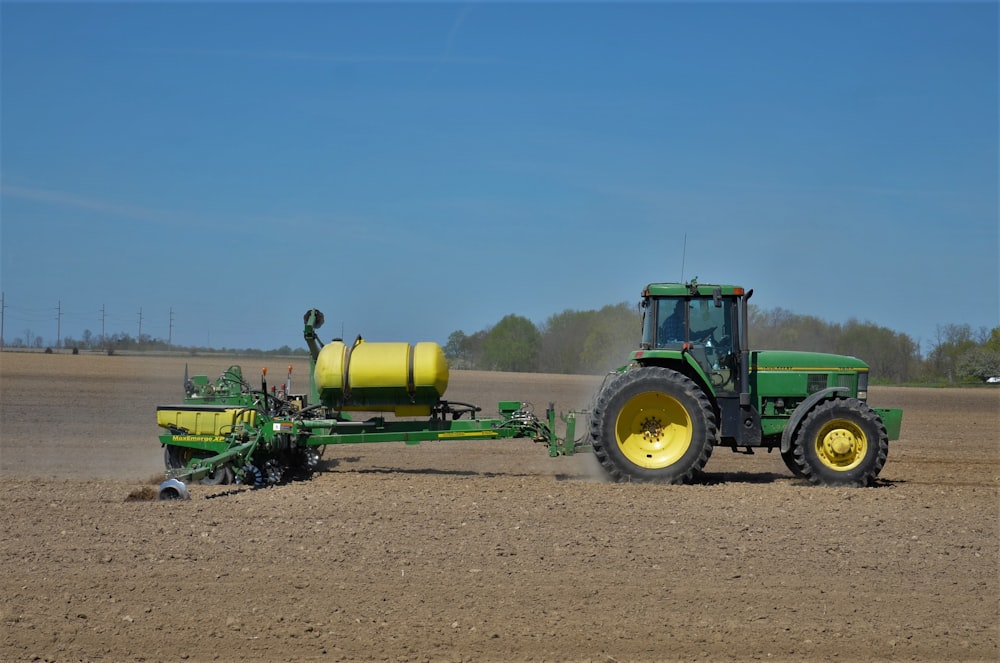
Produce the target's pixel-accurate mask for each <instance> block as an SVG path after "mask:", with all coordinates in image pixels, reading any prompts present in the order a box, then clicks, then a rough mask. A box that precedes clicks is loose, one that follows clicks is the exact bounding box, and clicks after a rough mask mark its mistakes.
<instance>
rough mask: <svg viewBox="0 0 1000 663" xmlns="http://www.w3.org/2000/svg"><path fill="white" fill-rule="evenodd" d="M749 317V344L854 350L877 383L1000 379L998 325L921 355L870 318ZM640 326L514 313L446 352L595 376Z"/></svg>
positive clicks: (611, 316) (776, 312)
mask: <svg viewBox="0 0 1000 663" xmlns="http://www.w3.org/2000/svg"><path fill="white" fill-rule="evenodd" d="M748 314H749V316H748V317H749V325H750V346H751V348H752V349H754V350H805V351H812V352H832V353H835V354H843V355H851V356H854V357H857V358H859V359H861V360H862V361H864V362H866V363H867V364H868V365H869V366H871V369H872V378H873V381H880V382H890V383H904V382H906V383H921V382H922V383H933V382H942V381H947V382H949V383H954V382H956V381H973V382H982V381H985V380H987V379H988V378H990V377H995V376H1000V327H996V328H994V329H992V330H987V329H986V328H980V329H979V330H973V329H972V328H971V326H970V325H967V324H952V325H945V326H942V327H939V328H938V330H937V338H935V339H934V340H933V342H934V345H933V347H932V348H931V350H930V351H929V352H928V353H927V355H926V357H923V356H922V355H921V351H920V347H919V344H918V343H916V342H914V340H913V339H912V338H910V337H909V336H908V335H906V334H902V333H899V332H895V331H893V330H891V329H888V328H886V327H882V326H879V325H876V324H873V323H871V322H860V321H858V320H854V319H852V320H849V321H847V322H846V323H842V324H841V323H831V322H827V321H825V320H821V319H819V318H817V317H814V316H807V315H798V314H795V313H792V312H790V311H787V310H785V309H782V308H776V309H770V310H765V309H761V308H760V307H757V306H754V305H753V304H751V305H750V309H749V311H748ZM641 326H642V317H641V314H640V313H639V312H638V311H637V310H636V308H635V307H632V306H629V305H628V304H625V303H621V304H617V305H614V306H605V307H604V308H602V309H600V310H598V311H573V310H566V311H563V312H562V313H558V314H556V315H553V316H551V317H550V318H548V320H546V321H545V322H544V324H542V325H541V326H536V325H535V324H534V323H532V322H531V321H530V320H528V319H527V318H524V317H522V316H519V315H516V314H511V315H508V316H506V317H504V318H503V319H502V320H500V321H499V322H498V323H497V324H496V325H494V326H493V327H490V328H487V329H484V330H481V331H478V332H475V333H473V334H466V333H465V332H464V331H455V332H452V333H451V335H450V336H449V337H448V342H447V344H446V345H445V346H444V352H445V356H446V357H447V358H448V360H449V362H450V364H451V366H452V367H454V368H459V369H478V370H490V371H519V372H539V373H572V374H583V375H596V374H601V373H604V372H606V371H608V370H610V369H612V368H615V367H617V366H620V365H622V364H623V363H625V362H626V361H627V359H628V356H629V353H630V352H631V351H632V350H634V349H636V347H637V345H638V341H639V338H640V336H641Z"/></svg>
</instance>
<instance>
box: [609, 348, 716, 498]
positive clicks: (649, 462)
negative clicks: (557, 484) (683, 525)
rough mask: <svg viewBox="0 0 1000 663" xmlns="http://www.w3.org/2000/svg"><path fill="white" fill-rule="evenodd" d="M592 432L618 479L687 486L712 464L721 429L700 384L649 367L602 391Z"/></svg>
mask: <svg viewBox="0 0 1000 663" xmlns="http://www.w3.org/2000/svg"><path fill="white" fill-rule="evenodd" d="M590 433H591V438H592V439H591V442H592V444H593V448H594V454H595V455H596V456H597V460H598V461H599V462H600V463H601V465H602V466H603V467H604V469H605V470H606V471H607V472H608V474H609V475H610V476H611V477H612V478H613V479H614V480H616V481H640V482H659V483H687V482H689V481H691V479H692V478H693V477H694V476H695V475H696V474H697V473H698V472H700V471H701V469H702V468H703V467H704V466H705V463H707V462H708V458H709V456H710V455H711V454H712V447H713V442H714V441H715V439H716V436H717V427H716V421H715V413H714V412H713V410H712V406H711V404H710V403H709V400H708V398H707V397H706V396H705V393H704V392H703V391H702V390H701V389H700V388H699V387H698V385H697V384H695V383H694V382H693V381H692V380H690V379H689V378H688V377H686V376H685V375H683V374H681V373H678V372H677V371H672V370H670V369H668V368H660V367H652V366H650V367H643V368H637V369H634V370H631V371H628V372H627V373H625V374H623V375H621V376H619V377H618V378H616V379H614V380H613V381H611V382H610V383H609V384H607V385H606V386H605V387H604V389H603V390H602V391H601V393H600V394H598V396H597V400H596V402H595V405H594V411H593V416H592V417H591V431H590Z"/></svg>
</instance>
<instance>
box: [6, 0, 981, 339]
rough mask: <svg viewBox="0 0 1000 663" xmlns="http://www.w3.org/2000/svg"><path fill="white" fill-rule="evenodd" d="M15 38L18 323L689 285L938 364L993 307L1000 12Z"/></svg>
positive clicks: (437, 306) (449, 11) (251, 28)
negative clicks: (864, 326)
mask: <svg viewBox="0 0 1000 663" xmlns="http://www.w3.org/2000/svg"><path fill="white" fill-rule="evenodd" d="M0 31H2V32H0V43H2V46H0V55H2V63H0V67H2V69H0V74H2V76H0V93H2V96H0V112H2V115H0V158H2V162H0V173H2V199H0V214H2V216H0V223H2V225H0V261H2V262H0V281H2V289H3V292H4V297H5V305H6V309H5V329H4V336H5V338H6V339H7V340H8V342H9V341H10V340H11V339H12V338H14V337H17V336H23V335H24V333H25V331H27V330H30V331H31V333H32V334H33V335H36V336H38V335H40V336H43V337H45V338H46V339H47V340H46V342H47V343H53V342H54V340H55V336H56V333H57V307H58V308H59V310H60V311H61V325H60V331H61V333H62V335H63V336H64V337H65V336H67V335H70V336H75V337H79V336H80V335H81V333H82V332H83V330H84V329H90V330H91V331H92V332H94V333H95V334H99V333H100V331H101V326H102V322H103V324H104V325H105V330H106V332H107V333H109V334H111V333H114V332H126V333H130V334H132V335H135V334H136V333H138V330H139V324H140V319H141V324H142V333H143V334H150V335H152V336H154V337H158V338H166V337H167V336H168V334H170V335H172V340H173V341H174V342H175V343H178V344H184V345H201V344H211V345H214V346H227V347H261V348H273V347H278V346H281V345H285V344H287V345H290V346H293V347H296V346H299V345H302V339H301V326H302V324H301V320H302V314H303V313H304V312H305V311H306V310H307V309H309V308H313V307H316V308H319V309H321V310H323V311H324V313H325V314H326V318H327V327H325V328H324V330H323V331H322V332H321V336H322V337H323V338H324V340H328V339H329V338H330V337H332V336H334V335H340V333H341V331H343V333H344V335H345V336H347V337H350V338H353V337H354V336H355V335H356V334H359V333H360V334H363V335H364V336H365V337H366V338H368V339H369V340H376V341H411V342H415V341H420V340H433V341H438V342H440V343H444V342H446V341H447V338H448V335H449V334H450V333H451V332H453V331H455V330H463V331H465V332H466V333H473V332H475V331H478V330H480V329H483V328H486V327H488V326H490V325H493V324H495V323H496V322H498V321H499V320H500V319H501V318H503V317H504V316H505V315H507V314H510V313H515V314H518V315H522V316H525V317H527V318H529V319H531V320H533V321H534V322H535V323H537V324H542V323H544V321H545V320H546V318H548V317H549V316H550V315H553V314H556V313H559V312H562V311H564V310H566V309H574V310H586V309H596V308H600V307H602V306H604V305H606V304H615V303H618V302H622V301H627V302H630V303H631V302H635V301H637V300H638V296H639V293H640V291H641V289H642V287H643V285H645V284H646V283H648V282H652V281H670V280H679V279H681V278H684V279H689V278H691V277H694V276H697V277H698V278H699V280H701V281H703V282H723V283H738V284H742V285H745V286H747V287H752V288H754V289H755V291H756V294H755V297H754V299H753V302H754V303H756V304H757V305H758V306H761V307H764V308H775V307H782V308H784V309H787V310H790V311H792V312H794V313H799V314H803V315H815V316H817V317H820V318H822V319H824V320H828V321H831V322H846V321H847V320H849V319H851V318H854V319H858V320H861V321H869V322H873V323H875V324H878V325H881V326H885V327H888V328H890V329H893V330H895V331H898V332H902V333H906V334H909V335H910V336H911V337H912V338H913V339H914V340H915V341H917V342H919V343H920V344H921V347H922V349H923V350H924V351H925V352H926V351H927V350H928V349H929V348H930V347H931V346H933V344H934V342H935V339H936V334H937V330H938V328H939V327H940V326H942V325H947V324H970V325H972V327H973V328H974V329H978V328H979V327H995V326H997V325H1000V272H998V256H1000V238H998V225H1000V222H998V184H997V182H998V64H997V62H998V51H997V43H998V11H997V4H996V3H969V4H962V3H940V4H938V3H877V4H869V3H846V2H845V3H798V4H794V3H753V2H745V3H670V2H663V3H636V4H614V3H582V4H574V3H545V4H543V3H520V4H508V3H498V2H485V3H450V2H444V3H435V4H424V3H404V4H386V3H374V4H373V3H369V4H349V3H334V2H328V3H305V4H280V3H212V4H202V3H163V4H153V3H131V4H130V3H110V4H91V3H82V4H36V3H27V4H20V3H11V2H3V3H2V5H0ZM685 246H686V249H685ZM140 310H141V316H140ZM171 325H172V326H171Z"/></svg>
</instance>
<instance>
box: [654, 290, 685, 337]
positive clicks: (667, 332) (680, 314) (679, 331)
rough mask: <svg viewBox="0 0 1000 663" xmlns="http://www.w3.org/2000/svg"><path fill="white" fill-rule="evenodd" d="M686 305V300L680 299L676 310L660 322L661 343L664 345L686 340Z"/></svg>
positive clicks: (675, 307)
mask: <svg viewBox="0 0 1000 663" xmlns="http://www.w3.org/2000/svg"><path fill="white" fill-rule="evenodd" d="M685 306H686V305H685V302H684V300H683V299H678V300H677V304H676V305H675V306H674V312H673V313H671V314H670V315H669V316H667V317H666V319H664V320H663V322H661V323H660V337H659V345H661V346H663V345H666V344H667V343H683V342H684V308H685Z"/></svg>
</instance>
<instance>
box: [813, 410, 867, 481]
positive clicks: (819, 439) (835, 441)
mask: <svg viewBox="0 0 1000 663" xmlns="http://www.w3.org/2000/svg"><path fill="white" fill-rule="evenodd" d="M867 453H868V436H867V435H865V432H864V431H863V430H862V429H861V427H860V426H858V425H857V424H855V423H854V422H852V421H847V420H846V419H834V420H833V421H831V422H829V423H827V424H826V425H824V426H823V428H821V429H820V431H819V434H818V435H817V436H816V455H817V456H818V457H819V460H820V462H822V463H823V464H824V465H826V466H827V467H829V468H831V469H834V470H837V471H839V472H844V471H847V470H851V469H854V468H855V467H857V466H858V465H860V464H861V461H862V460H864V458H865V454H867Z"/></svg>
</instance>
